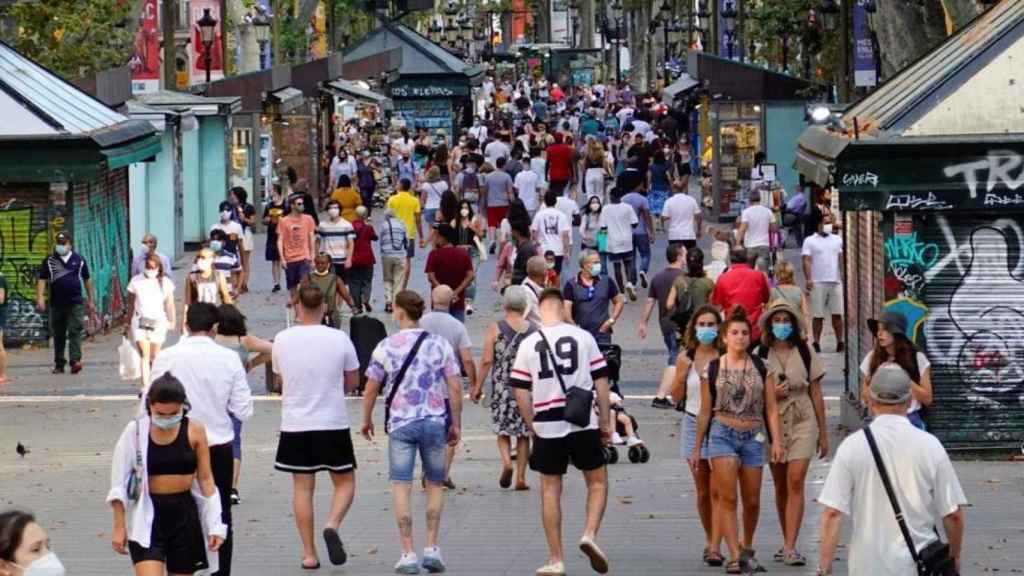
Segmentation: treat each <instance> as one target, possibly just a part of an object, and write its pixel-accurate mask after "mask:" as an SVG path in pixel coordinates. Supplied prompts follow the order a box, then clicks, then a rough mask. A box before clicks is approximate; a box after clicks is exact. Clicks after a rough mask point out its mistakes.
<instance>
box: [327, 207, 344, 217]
mask: <svg viewBox="0 0 1024 576" xmlns="http://www.w3.org/2000/svg"><path fill="white" fill-rule="evenodd" d="M327 215H328V216H330V217H331V218H337V217H338V216H341V210H338V209H337V208H328V209H327Z"/></svg>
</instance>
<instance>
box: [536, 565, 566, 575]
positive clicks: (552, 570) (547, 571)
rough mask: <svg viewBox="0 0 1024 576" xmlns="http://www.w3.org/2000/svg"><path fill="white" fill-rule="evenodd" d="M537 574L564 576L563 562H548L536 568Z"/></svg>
mask: <svg viewBox="0 0 1024 576" xmlns="http://www.w3.org/2000/svg"><path fill="white" fill-rule="evenodd" d="M536 574H537V576H565V564H564V563H563V562H549V563H547V564H545V565H543V566H541V567H540V568H537V572H536Z"/></svg>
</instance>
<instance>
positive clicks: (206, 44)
mask: <svg viewBox="0 0 1024 576" xmlns="http://www.w3.org/2000/svg"><path fill="white" fill-rule="evenodd" d="M196 26H198V27H199V41H200V42H202V44H203V65H204V66H205V67H206V83H207V84H209V83H210V67H211V66H212V65H213V54H212V52H213V40H214V38H216V35H217V19H216V18H214V17H213V15H212V14H210V9H209V8H203V17H202V18H200V19H199V20H196Z"/></svg>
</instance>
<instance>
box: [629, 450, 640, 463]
mask: <svg viewBox="0 0 1024 576" xmlns="http://www.w3.org/2000/svg"><path fill="white" fill-rule="evenodd" d="M629 461H630V462H632V463H633V464H636V463H637V462H639V461H640V447H639V446H631V447H630V448H629Z"/></svg>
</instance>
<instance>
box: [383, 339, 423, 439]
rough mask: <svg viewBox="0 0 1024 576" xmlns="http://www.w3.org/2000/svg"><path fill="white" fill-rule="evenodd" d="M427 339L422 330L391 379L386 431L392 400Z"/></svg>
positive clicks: (386, 431) (385, 404) (385, 403)
mask: <svg viewBox="0 0 1024 576" xmlns="http://www.w3.org/2000/svg"><path fill="white" fill-rule="evenodd" d="M426 339H427V331H426V330H424V331H423V332H420V335H419V337H418V338H416V343H415V344H413V345H412V349H411V350H409V354H407V355H406V357H405V360H404V361H402V367H401V368H399V370H398V373H397V374H396V375H395V378H394V379H393V380H392V381H391V390H390V391H389V392H388V397H387V399H386V400H385V401H384V433H385V434H387V433H388V423H389V421H390V420H391V402H392V401H394V399H395V394H397V393H398V387H399V386H401V385H402V381H403V380H405V373H406V372H407V371H408V370H409V365H410V364H412V361H413V359H414V358H416V353H417V352H419V350H420V344H423V341H424V340H426Z"/></svg>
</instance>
